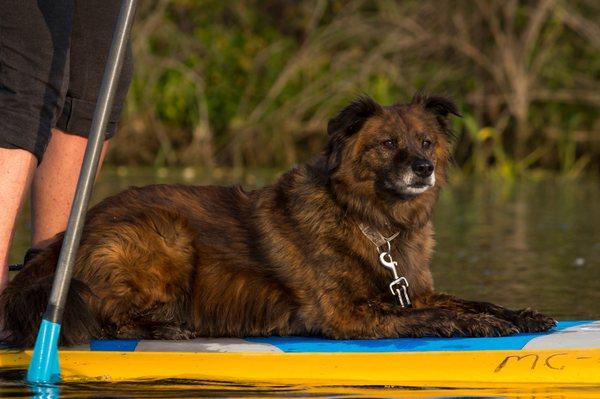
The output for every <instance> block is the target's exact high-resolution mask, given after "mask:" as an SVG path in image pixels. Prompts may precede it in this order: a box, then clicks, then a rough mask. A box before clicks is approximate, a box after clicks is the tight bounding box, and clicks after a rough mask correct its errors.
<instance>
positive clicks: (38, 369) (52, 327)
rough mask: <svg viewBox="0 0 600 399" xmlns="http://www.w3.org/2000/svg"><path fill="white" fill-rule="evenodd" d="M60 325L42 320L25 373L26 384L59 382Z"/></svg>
mask: <svg viewBox="0 0 600 399" xmlns="http://www.w3.org/2000/svg"><path fill="white" fill-rule="evenodd" d="M59 335H60V324H58V323H53V322H51V321H48V320H45V319H44V320H42V323H41V325H40V330H39V332H38V336H37V339H36V340H35V347H34V348H33V355H32V356H31V363H30V364H29V370H28V371H27V381H28V382H59V381H60V366H59V364H58V337H59Z"/></svg>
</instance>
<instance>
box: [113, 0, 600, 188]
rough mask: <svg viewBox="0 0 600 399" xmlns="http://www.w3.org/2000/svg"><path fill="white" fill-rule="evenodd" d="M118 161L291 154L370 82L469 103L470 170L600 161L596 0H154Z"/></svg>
mask: <svg viewBox="0 0 600 399" xmlns="http://www.w3.org/2000/svg"><path fill="white" fill-rule="evenodd" d="M137 18H138V21H137V25H136V26H135V28H134V33H133V47H134V53H135V62H136V66H135V76H134V81H133V84H132V87H131V91H130V95H129V98H128V103H127V108H126V111H125V113H124V115H123V119H122V122H121V131H120V134H119V135H118V136H117V138H116V139H115V144H114V145H113V146H112V149H111V152H110V158H109V159H110V160H111V161H112V163H114V164H118V165H154V166H161V167H162V166H179V165H194V166H196V165H198V166H228V167H229V166H233V167H235V168H241V167H279V168H283V167H287V166H289V165H291V164H294V163H296V162H300V161H303V160H305V159H307V158H308V157H310V156H311V155H313V154H316V153H318V152H319V151H320V150H321V148H322V147H323V144H324V141H325V140H326V134H325V126H326V123H327V120H328V119H329V118H330V117H331V116H333V115H334V114H335V113H336V111H337V110H339V109H340V108H341V107H343V106H344V105H345V104H346V103H347V102H348V101H350V100H351V99H352V98H353V97H355V96H357V95H359V94H361V93H367V94H369V95H371V96H373V97H374V98H375V99H376V100H378V101H379V102H381V103H384V104H391V103H394V102H398V101H407V100H409V99H410V98H411V97H412V95H413V94H414V92H416V91H417V90H419V89H425V90H426V91H428V92H436V93H441V94H446V95H449V96H450V97H452V98H453V99H454V100H455V101H457V103H458V104H459V105H460V108H461V110H462V113H463V115H464V117H463V118H462V119H458V118H456V119H455V120H454V121H453V123H454V129H455V132H456V134H457V140H456V145H455V154H454V155H455V161H456V163H457V165H458V166H459V167H460V169H461V170H463V171H465V173H487V172H489V171H492V172H493V173H497V174H500V175H502V176H508V177H511V176H518V175H521V174H523V173H525V172H532V171H544V173H546V172H558V173H560V174H562V175H565V176H578V175H580V174H581V173H582V172H584V171H591V172H593V173H596V172H598V170H599V166H600V117H599V112H598V109H599V105H600V25H599V21H600V2H598V1H597V0H570V1H567V0H562V1H561V0H539V1H538V0H532V1H517V0H481V1H477V0H462V1H461V0H459V1H456V0H422V1H416V0H415V1H390V0H380V1H368V0H365V1H362V0H357V1H352V0H350V1H337V0H333V1H325V0H311V1H301V2H292V1H283V0H279V1H276V0H265V1H259V0H244V1H227V0H225V1H222V0H221V1H219V0H202V1H196V0H152V1H150V0H148V1H145V2H141V3H140V9H139V11H138V15H137Z"/></svg>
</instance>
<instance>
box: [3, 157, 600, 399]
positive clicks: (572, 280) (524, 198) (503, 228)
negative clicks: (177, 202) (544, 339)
mask: <svg viewBox="0 0 600 399" xmlns="http://www.w3.org/2000/svg"><path fill="white" fill-rule="evenodd" d="M274 176H275V175H274V174H273V173H271V172H241V173H236V172H234V171H227V170H220V169H215V170H213V171H212V172H210V173H206V172H204V173H203V172H201V171H198V170H194V169H184V170H163V169H161V170H158V171H155V170H146V171H145V170H136V171H135V173H133V172H132V171H131V170H128V169H124V168H119V169H109V170H105V171H104V172H103V173H102V175H101V176H100V178H99V181H98V183H97V185H96V188H95V192H94V202H97V201H99V200H100V199H101V198H104V197H106V196H107V195H110V194H113V193H115V192H118V191H120V190H122V189H124V188H126V187H128V186H130V185H144V184H150V183H168V182H183V183H188V184H209V183H212V184H214V183H218V184H232V183H239V182H242V185H244V186H245V187H248V188H252V187H257V186H261V185H263V184H266V183H268V182H270V181H272V180H273V179H274ZM28 218H29V216H28V213H27V212H26V211H25V212H24V214H23V217H22V219H21V222H20V224H19V227H18V230H17V234H16V237H15V242H14V245H13V251H12V260H13V261H15V262H16V261H19V260H20V258H21V256H22V254H23V252H24V251H25V249H26V248H27V245H28V235H29V229H28V227H27V226H28ZM435 227H436V238H437V246H436V251H435V255H434V258H433V261H432V265H431V268H432V271H433V275H434V279H435V282H436V287H437V289H438V290H440V291H446V292H449V293H452V294H455V295H458V296H461V297H464V298H471V299H478V300H486V301H491V302H495V303H498V304H502V305H504V306H507V307H514V308H520V307H524V306H530V307H532V308H534V309H537V310H539V311H542V312H544V313H547V314H550V315H552V316H554V317H555V318H557V319H560V320H568V319H596V320H597V319H600V289H599V288H600V182H599V181H598V179H592V178H589V179H581V180H575V181H573V180H559V179H552V180H550V179H543V180H520V181H517V182H507V181H502V180H493V179H489V180H483V179H456V180H455V181H453V183H452V184H451V185H450V186H449V187H448V188H446V189H445V191H444V192H443V194H442V196H441V198H440V201H439V203H438V205H437V208H436V213H435ZM22 376H23V371H22V370H0V397H27V396H29V395H32V394H33V393H32V391H31V389H30V388H28V387H27V385H25V384H24V383H22V382H21V381H22ZM58 393H60V396H61V397H95V398H98V397H120V398H122V397H165V398H166V397H170V398H172V397H264V396H270V397H494V398H498V397H510V398H512V397H524V396H526V397H528V398H536V397H539V398H542V397H543V398H553V397H556V398H558V397H561V398H562V397H578V395H581V392H580V393H577V394H573V395H571V394H569V393H568V392H563V391H560V390H559V391H551V392H547V391H541V392H540V391H531V390H528V389H525V388H524V389H523V390H516V391H515V390H502V389H495V390H493V391H486V390H473V389H471V390H469V389H467V390H460V391H453V390H440V389H430V388H423V389H416V390H415V389H403V388H390V387H387V388H382V387H363V388H360V389H359V388H354V389H343V390H340V389H337V388H336V389H333V388H331V389H319V390H315V389H310V388H307V387H297V386H283V387H282V386H271V387H265V386H245V385H239V386H238V385H231V384H216V383H209V382H203V381H174V380H173V381H160V382H143V383H142V382H140V383H127V384H106V383H104V384H65V385H61V386H60V387H59V388H57V389H53V390H48V391H45V392H41V393H40V396H46V397H52V396H56V395H58ZM584 396H585V397H600V387H597V389H594V388H592V390H591V391H588V392H586V394H585V395H584Z"/></svg>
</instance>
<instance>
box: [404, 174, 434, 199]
mask: <svg viewBox="0 0 600 399" xmlns="http://www.w3.org/2000/svg"><path fill="white" fill-rule="evenodd" d="M406 180H408V182H406V183H405V184H403V185H402V186H401V189H400V191H401V192H402V194H405V195H419V194H423V193H424V192H425V191H427V190H429V189H430V188H432V187H433V186H435V174H432V175H431V176H429V177H428V178H426V179H424V180H417V178H416V176H414V175H413V176H410V177H409V178H408V179H406V178H405V181H406ZM403 183H404V182H403Z"/></svg>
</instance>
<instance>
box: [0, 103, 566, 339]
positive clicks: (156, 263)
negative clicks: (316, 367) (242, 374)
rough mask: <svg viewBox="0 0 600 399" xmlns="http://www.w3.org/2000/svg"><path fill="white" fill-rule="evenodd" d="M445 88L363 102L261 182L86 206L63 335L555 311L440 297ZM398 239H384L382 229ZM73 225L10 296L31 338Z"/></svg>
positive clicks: (374, 332) (344, 329)
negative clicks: (436, 269) (296, 163)
mask: <svg viewBox="0 0 600 399" xmlns="http://www.w3.org/2000/svg"><path fill="white" fill-rule="evenodd" d="M448 114H455V115H458V111H457V109H456V107H455V105H454V104H453V103H451V102H450V101H449V100H447V99H445V98H442V97H425V96H416V97H415V98H414V99H413V100H412V102H411V103H408V104H396V105H393V106H389V107H383V106H381V105H379V104H377V103H375V102H374V101H373V100H371V99H369V98H360V99H358V100H356V101H354V102H353V103H352V104H350V105H349V106H347V107H346V108H344V109H343V110H342V111H341V112H340V113H339V114H338V115H337V116H336V117H335V118H333V119H332V120H331V121H330V122H329V125H328V129H327V130H328V133H329V144H328V147H327V149H326V151H325V152H324V154H323V155H321V156H320V157H318V158H317V159H315V160H314V161H313V162H310V163H307V164H305V165H303V166H300V167H297V168H295V169H292V170H291V171H289V172H287V173H286V174H285V175H283V176H282V177H281V178H280V179H279V180H278V181H277V182H275V184H273V185H271V186H267V187H264V188H262V189H258V190H256V191H252V192H245V191H244V190H242V189H241V188H239V187H216V186H207V187H189V186H181V185H155V186H148V187H142V188H131V189H129V190H127V191H124V192H122V193H120V194H117V195H115V196H113V197H110V198H107V199H106V200H104V201H102V202H101V203H100V204H98V205H97V206H95V207H94V208H92V209H91V210H90V211H89V212H88V215H87V221H86V225H85V229H84V232H83V237H82V241H81V246H80V249H79V252H78V256H77V261H76V266H75V272H74V277H75V280H74V282H73V284H72V286H71V292H70V297H69V300H68V302H67V306H66V309H67V311H66V314H65V320H64V322H63V324H64V328H62V333H63V337H62V338H63V343H64V344H73V343H77V342H82V341H86V340H89V339H90V338H107V337H118V338H161V339H178V338H189V337H196V336H207V337H244V336H264V335H284V336H285V335H322V336H326V337H332V338H383V337H422V336H442V337H449V336H499V335H506V334H511V333H516V332H519V331H521V332H532V331H545V330H548V329H549V328H551V327H552V326H553V325H554V324H555V323H554V320H553V319H551V318H549V317H546V316H543V315H541V314H539V313H536V312H533V311H531V310H519V311H512V310H508V309H505V308H502V307H500V306H496V305H492V304H489V303H484V302H472V301H465V300H461V299H457V298H454V297H452V296H449V295H445V294H438V293H435V292H434V290H433V281H432V277H431V274H430V271H429V258H430V255H431V251H432V248H433V245H434V240H433V237H432V236H433V227H432V224H431V214H432V210H433V206H434V204H435V202H436V199H437V197H438V193H439V191H440V188H441V187H442V186H443V185H444V183H445V181H446V176H445V173H446V169H447V166H448V162H449V161H448V158H449V140H450V131H449V128H448V126H447V124H446V117H447V116H448ZM386 237H387V239H386ZM61 242H62V235H59V236H57V238H56V240H55V241H54V242H53V243H52V244H50V245H49V246H48V247H47V248H45V249H44V250H43V251H42V252H41V253H40V254H39V255H38V256H36V257H35V258H34V259H33V260H32V261H31V262H29V263H28V264H27V265H26V266H25V268H24V269H23V271H22V272H21V273H19V275H17V276H16V277H15V278H14V279H13V281H12V282H11V283H10V285H9V287H8V288H7V289H6V291H5V292H4V293H3V295H2V297H1V298H0V306H1V307H0V312H1V313H3V314H4V317H5V319H4V324H5V328H6V329H7V330H8V331H9V332H10V333H11V339H10V341H11V342H12V343H13V344H16V345H31V344H32V343H33V340H34V335H35V329H36V328H37V325H38V322H39V318H40V314H41V313H42V311H43V309H44V307H45V303H46V300H47V296H48V292H49V286H50V284H51V281H52V280H51V279H52V273H53V271H54V268H55V263H56V260H57V258H58V253H59V250H60V246H61Z"/></svg>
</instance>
